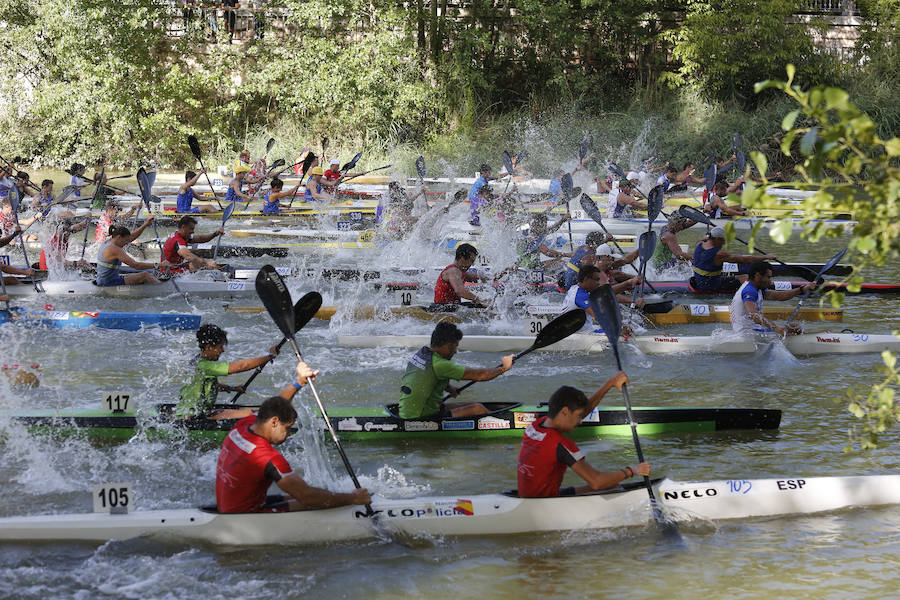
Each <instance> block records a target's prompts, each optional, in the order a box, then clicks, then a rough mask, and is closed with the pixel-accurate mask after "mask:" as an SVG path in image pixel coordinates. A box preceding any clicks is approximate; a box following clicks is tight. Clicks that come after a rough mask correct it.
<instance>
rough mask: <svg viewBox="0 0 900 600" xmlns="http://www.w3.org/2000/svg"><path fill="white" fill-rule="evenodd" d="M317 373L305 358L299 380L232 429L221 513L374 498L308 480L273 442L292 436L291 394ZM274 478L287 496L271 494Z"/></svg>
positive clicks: (225, 451) (219, 487) (225, 452)
mask: <svg viewBox="0 0 900 600" xmlns="http://www.w3.org/2000/svg"><path fill="white" fill-rule="evenodd" d="M316 373H318V371H315V372H313V371H312V370H310V368H309V367H308V366H307V365H306V363H303V362H300V363H297V369H296V375H297V376H296V379H295V380H294V383H292V384H289V385H288V386H287V387H286V388H284V389H283V390H282V391H281V393H280V394H279V395H278V396H273V397H271V398H269V399H268V400H266V401H265V402H263V403H262V404H261V405H260V407H259V412H258V413H257V414H256V415H255V416H252V415H251V416H247V417H245V418H243V419H241V420H240V421H238V422H237V424H235V426H234V428H233V429H232V430H231V431H230V432H228V435H227V436H226V437H225V441H224V442H222V450H221V451H220V452H219V460H218V461H217V463H216V505H217V507H216V508H217V509H218V511H219V512H220V513H254V512H284V511H292V510H309V509H316V508H333V507H336V506H347V505H354V504H359V505H364V504H369V503H370V502H371V501H372V497H371V495H370V494H369V491H368V490H367V489H365V488H359V489H355V490H353V491H352V492H346V493H344V492H332V491H330V490H326V489H323V488H318V487H314V486H311V485H309V484H308V483H306V482H305V481H304V480H303V478H302V477H300V475H299V474H297V473H296V472H294V470H293V469H292V468H291V465H290V464H289V463H288V462H287V460H285V458H284V456H282V455H281V453H280V452H279V451H278V450H276V449H275V448H274V447H273V446H278V445H279V444H281V443H283V442H284V440H285V439H287V436H288V434H289V433H290V429H291V426H292V425H293V424H294V422H295V421H296V420H297V411H296V410H294V407H293V406H291V398H293V396H294V394H295V393H296V392H297V390H299V389H300V388H301V387H302V386H304V385H306V383H307V382H308V381H309V380H310V379H314V378H315V376H316ZM273 483H274V484H276V485H277V486H278V487H279V488H280V489H281V491H283V492H285V494H287V495H281V494H278V495H271V496H270V495H268V491H269V487H270V486H271V485H272V484H273Z"/></svg>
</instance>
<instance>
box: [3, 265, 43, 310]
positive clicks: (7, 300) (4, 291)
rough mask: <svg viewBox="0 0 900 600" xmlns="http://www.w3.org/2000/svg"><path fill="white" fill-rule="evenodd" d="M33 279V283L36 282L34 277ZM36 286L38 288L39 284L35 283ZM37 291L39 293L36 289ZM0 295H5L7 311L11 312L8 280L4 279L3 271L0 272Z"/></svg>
mask: <svg viewBox="0 0 900 600" xmlns="http://www.w3.org/2000/svg"><path fill="white" fill-rule="evenodd" d="M31 279H32V281H34V277H32V278H31ZM34 285H35V288H36V287H37V284H36V283H35V284H34ZM35 291H37V289H35ZM0 294H3V296H4V297H5V298H6V310H9V296H8V295H7V294H6V278H5V277H3V271H2V270H0Z"/></svg>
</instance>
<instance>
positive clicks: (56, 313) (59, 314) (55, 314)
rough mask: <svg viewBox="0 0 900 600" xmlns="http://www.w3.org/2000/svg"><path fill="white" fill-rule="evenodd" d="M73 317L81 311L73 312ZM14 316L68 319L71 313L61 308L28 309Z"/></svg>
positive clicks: (48, 319)
mask: <svg viewBox="0 0 900 600" xmlns="http://www.w3.org/2000/svg"><path fill="white" fill-rule="evenodd" d="M71 315H72V316H73V317H77V316H78V315H79V313H74V312H73V313H71ZM13 318H21V319H44V320H47V321H68V320H69V313H67V312H65V311H61V310H50V311H46V312H31V311H26V312H24V313H21V314H19V315H15V314H13Z"/></svg>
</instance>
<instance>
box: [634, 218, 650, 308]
mask: <svg viewBox="0 0 900 600" xmlns="http://www.w3.org/2000/svg"><path fill="white" fill-rule="evenodd" d="M655 250H656V232H655V231H653V230H652V229H648V230H647V231H645V232H644V233H642V234H641V237H639V238H638V259H639V260H640V265H641V266H640V269H639V272H640V274H641V288H640V291H639V296H640V297H641V298H643V297H644V280H645V279H646V278H647V263H648V262H649V261H650V257H652V256H653V252H654V251H655ZM634 298H635V294H634V293H632V295H631V308H634Z"/></svg>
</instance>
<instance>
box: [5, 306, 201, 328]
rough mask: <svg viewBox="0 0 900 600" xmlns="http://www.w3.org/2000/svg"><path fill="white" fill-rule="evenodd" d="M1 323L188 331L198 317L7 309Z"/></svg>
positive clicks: (195, 323)
mask: <svg viewBox="0 0 900 600" xmlns="http://www.w3.org/2000/svg"><path fill="white" fill-rule="evenodd" d="M2 323H14V324H16V325H27V326H30V327H34V326H37V327H52V328H55V329H78V328H83V327H98V328H100V329H124V330H126V331H138V330H139V329H141V328H142V327H150V326H153V325H156V326H159V327H161V328H163V329H174V330H188V329H197V328H198V327H200V315H186V314H176V313H171V314H170V313H126V312H83V311H59V310H26V309H24V308H11V309H9V310H0V324H2Z"/></svg>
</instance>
